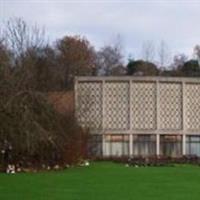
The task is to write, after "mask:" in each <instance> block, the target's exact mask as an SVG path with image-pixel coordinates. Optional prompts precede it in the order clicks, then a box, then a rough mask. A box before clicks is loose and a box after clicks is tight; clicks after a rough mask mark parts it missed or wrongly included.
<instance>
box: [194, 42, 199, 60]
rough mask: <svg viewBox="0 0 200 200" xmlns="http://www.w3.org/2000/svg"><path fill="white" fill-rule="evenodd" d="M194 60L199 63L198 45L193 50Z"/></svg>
mask: <svg viewBox="0 0 200 200" xmlns="http://www.w3.org/2000/svg"><path fill="white" fill-rule="evenodd" d="M193 51H194V52H193V54H194V58H195V59H197V60H198V62H199V63H200V45H196V46H195V47H194V50H193Z"/></svg>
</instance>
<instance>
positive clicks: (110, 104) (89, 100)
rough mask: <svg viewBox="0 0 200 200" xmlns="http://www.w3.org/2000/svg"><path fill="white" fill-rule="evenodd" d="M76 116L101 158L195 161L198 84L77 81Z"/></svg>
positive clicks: (199, 131)
mask: <svg viewBox="0 0 200 200" xmlns="http://www.w3.org/2000/svg"><path fill="white" fill-rule="evenodd" d="M75 107H76V116H77V119H78V121H79V123H80V124H81V125H82V126H83V127H88V128H89V129H90V131H91V134H92V137H91V142H90V148H91V153H93V154H95V155H103V156H122V155H124V156H134V155H135V156H137V155H142V156H151V155H169V156H173V157H175V156H180V155H186V154H187V155H198V156H200V79H198V78H171V77H170V78H166V77H127V76H124V77H77V78H76V80H75Z"/></svg>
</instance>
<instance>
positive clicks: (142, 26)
mask: <svg viewBox="0 0 200 200" xmlns="http://www.w3.org/2000/svg"><path fill="white" fill-rule="evenodd" d="M10 17H22V18H24V19H25V20H26V21H27V22H29V23H34V22H37V23H38V24H39V25H44V26H45V28H46V32H47V35H48V36H49V38H50V40H51V41H54V40H55V39H56V38H61V37H62V36H64V35H67V34H70V35H71V34H80V35H83V36H86V37H87V38H88V39H89V40H90V41H91V43H92V44H93V45H94V46H95V47H97V48H99V47H100V46H102V45H103V44H105V43H107V42H111V41H112V40H113V38H114V37H115V36H116V35H117V34H120V35H121V38H122V41H123V46H124V52H125V54H126V55H128V54H132V55H134V57H140V54H141V46H142V43H143V41H147V40H151V41H154V42H155V44H157V45H158V44H159V41H160V40H165V42H166V43H167V44H168V46H169V49H170V50H171V54H176V53H185V54H187V55H189V56H191V55H192V49H193V47H194V45H195V44H200V0H199V1H197V0H190V1H189V0H188V1H186V0H182V1H181V0H179V1H175V0H168V1H167V0H166V1H164V0H163V1H161V0H160V1H159V0H157V1H156V0H154V1H153V0H152V1H151V0H149V1H147V0H146V1H145V0H141V1H136V0H135V1H134V0H132V1H126V0H124V1H122V0H121V1H114V0H113V1H109V0H107V1H100V0H99V1H95V0H93V1H67V0H57V1H56V0H48V1H47V0H0V22H3V21H5V20H7V19H9V18H10Z"/></svg>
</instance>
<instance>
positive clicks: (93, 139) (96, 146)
mask: <svg viewBox="0 0 200 200" xmlns="http://www.w3.org/2000/svg"><path fill="white" fill-rule="evenodd" d="M88 155H89V156H102V135H91V136H90V137H89V141H88Z"/></svg>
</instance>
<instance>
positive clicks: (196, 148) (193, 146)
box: [186, 135, 200, 156]
mask: <svg viewBox="0 0 200 200" xmlns="http://www.w3.org/2000/svg"><path fill="white" fill-rule="evenodd" d="M186 154H187V155H196V156H200V136H199V135H196V136H195V135H188V136H186Z"/></svg>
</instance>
